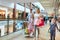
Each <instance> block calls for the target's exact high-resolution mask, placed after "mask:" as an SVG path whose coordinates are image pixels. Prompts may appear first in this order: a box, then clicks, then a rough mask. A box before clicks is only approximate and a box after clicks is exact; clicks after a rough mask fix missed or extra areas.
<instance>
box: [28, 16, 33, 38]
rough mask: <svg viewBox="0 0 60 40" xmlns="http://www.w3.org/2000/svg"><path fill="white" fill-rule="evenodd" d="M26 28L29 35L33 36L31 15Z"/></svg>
mask: <svg viewBox="0 0 60 40" xmlns="http://www.w3.org/2000/svg"><path fill="white" fill-rule="evenodd" d="M28 30H29V36H30V37H33V33H34V26H33V16H31V17H30V20H29V21H28Z"/></svg>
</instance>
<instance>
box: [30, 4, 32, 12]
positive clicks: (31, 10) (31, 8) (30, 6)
mask: <svg viewBox="0 0 60 40" xmlns="http://www.w3.org/2000/svg"><path fill="white" fill-rule="evenodd" d="M30 13H32V4H31V3H30Z"/></svg>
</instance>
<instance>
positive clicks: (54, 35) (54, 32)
mask: <svg viewBox="0 0 60 40" xmlns="http://www.w3.org/2000/svg"><path fill="white" fill-rule="evenodd" d="M53 34H54V35H53V40H55V32H54V33H53Z"/></svg>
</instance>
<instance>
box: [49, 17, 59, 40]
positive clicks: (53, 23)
mask: <svg viewBox="0 0 60 40" xmlns="http://www.w3.org/2000/svg"><path fill="white" fill-rule="evenodd" d="M56 28H57V29H58V27H57V24H56V19H55V18H52V20H51V25H50V28H49V29H50V38H51V40H55V34H56ZM58 30H59V29H58Z"/></svg>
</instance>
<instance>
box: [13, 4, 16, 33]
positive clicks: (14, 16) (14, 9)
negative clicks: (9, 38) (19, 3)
mask: <svg viewBox="0 0 60 40" xmlns="http://www.w3.org/2000/svg"><path fill="white" fill-rule="evenodd" d="M15 19H16V3H14V8H13V32H15V31H16V28H15Z"/></svg>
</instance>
